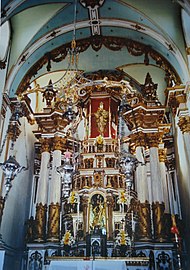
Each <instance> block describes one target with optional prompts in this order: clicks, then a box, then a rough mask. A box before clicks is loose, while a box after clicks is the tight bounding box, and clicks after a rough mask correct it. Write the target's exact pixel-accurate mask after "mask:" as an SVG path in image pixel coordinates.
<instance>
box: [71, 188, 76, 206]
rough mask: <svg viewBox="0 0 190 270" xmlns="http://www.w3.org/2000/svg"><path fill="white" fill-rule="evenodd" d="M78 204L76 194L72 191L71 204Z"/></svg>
mask: <svg viewBox="0 0 190 270" xmlns="http://www.w3.org/2000/svg"><path fill="white" fill-rule="evenodd" d="M76 202H77V197H76V192H75V191H72V192H71V194H70V197H69V203H70V204H74V203H76Z"/></svg>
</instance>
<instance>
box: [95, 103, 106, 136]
mask: <svg viewBox="0 0 190 270" xmlns="http://www.w3.org/2000/svg"><path fill="white" fill-rule="evenodd" d="M94 115H95V117H96V124H97V127H98V131H99V132H100V135H102V136H103V135H104V130H105V127H106V124H107V121H108V116H109V112H108V111H106V110H104V104H103V102H100V105H99V107H98V110H97V112H96V113H94Z"/></svg>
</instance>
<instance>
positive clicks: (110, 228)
mask: <svg viewBox="0 0 190 270" xmlns="http://www.w3.org/2000/svg"><path fill="white" fill-rule="evenodd" d="M106 201H107V209H108V219H107V229H108V239H112V238H113V204H114V200H113V196H112V194H108V195H107V197H106Z"/></svg>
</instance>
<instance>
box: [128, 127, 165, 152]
mask: <svg viewBox="0 0 190 270" xmlns="http://www.w3.org/2000/svg"><path fill="white" fill-rule="evenodd" d="M164 133H165V132H164V131H161V132H149V133H143V132H138V133H134V134H131V135H129V137H130V139H131V145H130V147H131V148H133V149H134V148H137V147H138V146H144V147H149V148H150V147H158V145H159V144H160V143H162V138H163V135H164Z"/></svg>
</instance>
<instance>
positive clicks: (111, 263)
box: [48, 257, 149, 270]
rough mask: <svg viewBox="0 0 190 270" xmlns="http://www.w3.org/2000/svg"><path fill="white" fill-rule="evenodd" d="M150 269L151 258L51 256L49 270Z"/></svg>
mask: <svg viewBox="0 0 190 270" xmlns="http://www.w3.org/2000/svg"><path fill="white" fill-rule="evenodd" d="M62 269H67V270H110V269H113V270H148V269H149V258H146V257H139V258H138V257H137V258H136V257H135V258H105V259H103V258H101V259H95V260H94V259H92V258H89V259H86V258H85V259H77V258H73V259H71V258H68V259H65V258H52V257H51V258H50V265H49V268H48V270H62Z"/></svg>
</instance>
